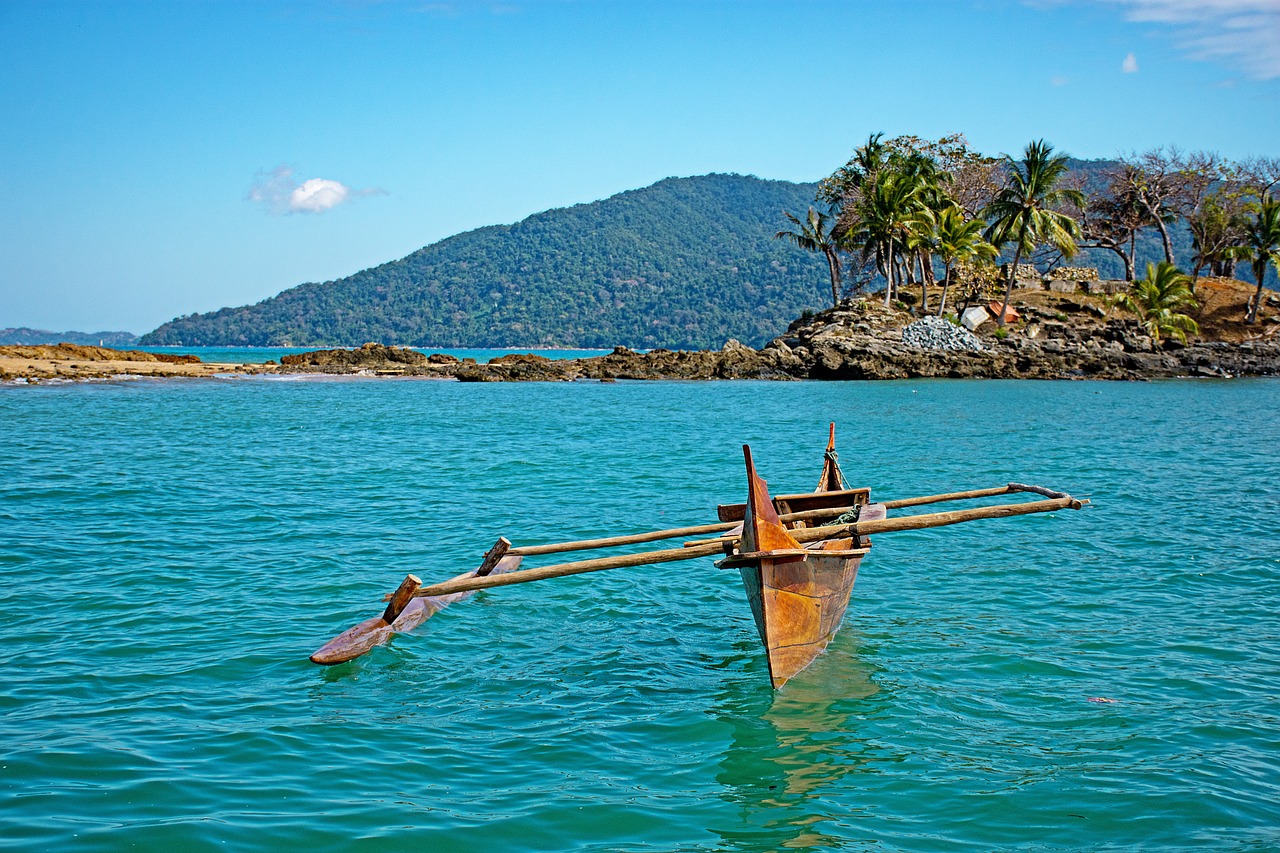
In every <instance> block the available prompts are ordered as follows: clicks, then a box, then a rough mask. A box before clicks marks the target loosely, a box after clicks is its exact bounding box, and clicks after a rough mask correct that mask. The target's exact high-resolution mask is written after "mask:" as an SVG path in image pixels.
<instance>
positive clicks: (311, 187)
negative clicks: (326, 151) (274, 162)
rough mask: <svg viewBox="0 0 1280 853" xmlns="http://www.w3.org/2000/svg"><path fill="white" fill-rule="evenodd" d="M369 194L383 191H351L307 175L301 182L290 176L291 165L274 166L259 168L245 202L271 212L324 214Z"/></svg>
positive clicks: (334, 182) (291, 172)
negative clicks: (261, 205) (263, 207)
mask: <svg viewBox="0 0 1280 853" xmlns="http://www.w3.org/2000/svg"><path fill="white" fill-rule="evenodd" d="M369 195H386V191H385V190H380V189H368V190H353V189H351V188H350V187H348V186H346V185H345V184H343V183H342V182H341V181H334V180H330V179H329V178H309V179H307V180H305V181H303V182H301V183H299V182H298V180H297V179H296V178H295V177H294V171H293V167H291V166H286V165H283V164H282V165H279V166H276V167H275V168H274V169H272V170H271V171H269V172H267V171H260V172H258V174H257V175H255V176H254V179H253V186H251V187H250V188H249V201H256V202H258V203H260V204H263V205H265V206H266V208H267V209H268V210H269V211H271V212H272V213H275V214H281V215H283V214H288V213H324V212H325V211H326V210H331V209H333V208H335V207H337V206H338V205H340V204H342V203H343V202H344V201H347V200H348V199H349V198H353V197H358V196H369Z"/></svg>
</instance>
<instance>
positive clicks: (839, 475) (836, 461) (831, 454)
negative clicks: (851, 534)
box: [826, 450, 857, 521]
mask: <svg viewBox="0 0 1280 853" xmlns="http://www.w3.org/2000/svg"><path fill="white" fill-rule="evenodd" d="M826 458H827V459H830V460H831V467H832V468H835V469H836V479H838V480H839V481H840V488H842V489H847V488H849V481H848V480H846V479H845V478H844V472H843V471H841V470H840V454H838V453H836V452H835V451H834V450H828V451H826ZM854 521H857V519H856V518H855V519H854Z"/></svg>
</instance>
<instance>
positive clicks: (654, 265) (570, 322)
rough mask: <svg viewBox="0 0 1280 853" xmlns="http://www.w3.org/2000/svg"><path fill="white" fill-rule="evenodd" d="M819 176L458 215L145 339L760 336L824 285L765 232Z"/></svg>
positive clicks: (820, 267)
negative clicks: (403, 250)
mask: <svg viewBox="0 0 1280 853" xmlns="http://www.w3.org/2000/svg"><path fill="white" fill-rule="evenodd" d="M814 190H815V185H814V184H796V183H790V182H786V181H765V180H760V179H759V178H754V177H747V176H742V175H704V176H701V177H693V178H669V179H667V180H664V181H659V182H658V183H656V184H654V185H653V186H650V187H646V188H645V189H640V190H633V191H630V192H624V193H620V194H618V195H615V196H612V197H610V198H607V199H604V200H602V201H597V202H593V203H591V204H581V205H577V206H574V207H569V208H563V209H557V210H548V211H546V212H544V213H538V214H535V215H533V216H530V217H529V218H528V219H525V220H523V221H521V222H517V223H516V224H514V225H497V226H491V227H487V228H480V229H477V230H475V231H468V232H466V233H463V234H458V235H456V236H454V237H449V238H447V239H445V240H441V241H440V242H438V243H434V244H432V245H430V246H427V247H425V248H423V249H419V250H418V251H417V252H414V253H413V254H411V255H409V256H408V257H406V258H402V259H401V260H398V261H392V262H390V263H386V264H383V265H381V266H377V267H374V268H372V269H368V270H364V271H363V272H359V273H356V274H355V275H352V276H349V277H347V278H344V279H339V280H338V281H328V282H323V283H319V284H303V285H299V286H297V287H294V288H291V289H289V290H286V291H284V292H283V293H281V294H280V295H278V296H275V297H272V298H271V299H267V300H264V301H262V302H259V303H258V304H257V305H250V306H245V307H242V308H224V309H222V310H220V311H215V312H213V313H209V314H199V315H196V314H192V315H190V316H187V317H180V318H178V319H175V320H172V321H170V322H168V323H165V324H164V325H163V326H161V327H160V328H158V329H156V330H155V331H153V332H151V333H149V334H147V335H145V336H143V338H142V341H141V343H142V344H144V345H181V346H285V345H291V346H322V345H359V344H362V343H365V342H367V341H376V342H380V343H386V344H401V345H410V346H421V347H438V348H448V347H582V348H602V347H612V346H615V345H619V344H622V345H626V346H631V347H636V348H654V347H671V348H708V347H715V348H718V347H720V346H721V345H722V344H724V342H725V341H726V340H727V339H728V338H737V339H738V340H740V341H742V342H743V343H747V344H751V345H755V346H759V345H761V344H763V343H764V342H765V341H767V340H769V339H770V338H772V337H774V336H776V335H778V334H781V333H782V332H783V331H784V330H785V329H786V327H787V324H788V323H790V322H791V321H792V320H793V319H795V317H796V316H798V315H799V314H800V313H801V311H802V310H803V309H805V308H821V307H824V306H825V305H826V303H827V302H829V301H830V295H829V293H830V290H829V287H830V285H829V283H828V277H827V269H826V262H825V261H824V260H823V259H822V257H821V256H820V255H812V254H809V253H806V252H803V251H801V250H799V249H796V248H794V247H792V246H790V245H788V244H787V243H785V242H784V241H781V240H775V239H774V238H773V235H774V233H776V232H777V231H778V230H779V229H780V228H783V227H786V226H787V225H788V223H787V222H786V220H785V219H784V218H783V216H782V211H783V210H784V209H785V210H790V211H792V212H795V213H801V214H802V213H803V212H804V211H805V210H806V209H807V207H808V206H809V205H810V204H812V201H813V195H814Z"/></svg>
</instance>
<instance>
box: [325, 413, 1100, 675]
mask: <svg viewBox="0 0 1280 853" xmlns="http://www.w3.org/2000/svg"><path fill="white" fill-rule="evenodd" d="M742 450H743V455H744V457H745V461H746V474H747V499H746V501H745V502H744V503H740V504H725V505H721V506H720V507H718V508H717V514H718V516H719V519H720V521H719V523H716V524H702V525H695V526H691V527H677V528H672V529H670V530H655V531H650V532H646V533H635V534H628V535H623V536H610V537H606V538H603V539H588V540H582V541H578V542H560V543H554V544H549V545H528V546H523V547H513V546H512V544H511V542H510V541H509V540H507V539H506V538H504V537H499V538H498V541H497V542H496V543H495V544H494V546H493V547H492V548H490V549H489V551H488V552H487V553H486V554H485V556H484V559H483V561H482V562H481V564H480V566H479V567H477V568H476V569H474V570H472V571H469V572H465V573H463V574H461V575H458V576H457V577H455V578H452V579H451V580H447V581H443V582H441V583H437V584H433V585H431V586H423V585H422V581H421V580H420V579H419V578H418V577H417V576H415V575H412V574H411V575H408V576H407V577H405V579H404V581H402V582H401V584H400V586H399V587H398V588H397V589H396V590H395V592H393V593H391V594H389V595H387V596H385V598H384V600H385V601H387V602H388V604H387V606H386V608H385V609H384V610H383V612H382V615H381V616H376V617H373V618H371V619H366V620H365V621H363V622H361V623H359V624H358V625H355V626H354V627H352V628H349V629H348V630H346V631H343V632H342V633H341V634H339V635H338V636H336V637H334V638H333V639H332V640H330V641H329V642H328V643H326V644H325V645H324V646H323V647H322V648H320V649H319V650H317V651H316V652H315V653H314V654H312V655H311V660H312V662H314V663H318V664H326V665H329V664H339V663H345V662H347V661H350V660H353V659H355V658H357V657H359V656H361V655H363V654H364V653H366V652H368V651H369V650H371V649H373V648H375V647H376V646H379V645H382V644H383V643H386V642H387V641H388V640H390V639H391V637H393V636H394V635H395V634H397V633H402V632H405V631H409V630H412V629H413V628H416V627H417V626H418V625H420V624H422V622H423V621H424V620H426V619H427V618H429V617H430V616H432V615H434V614H435V613H437V612H439V611H440V610H442V609H443V608H444V607H446V606H448V605H449V604H452V603H454V602H456V601H460V600H461V599H463V598H466V597H467V596H469V595H471V594H473V593H474V592H476V591H478V590H481V589H489V588H492V587H498V586H507V585H510V584H517V583H527V582H530V581H536V580H546V579H549V578H557V577H567V576H569V575H576V574H583V573H586V572H597V571H604V570H607V569H618V568H624V567H629V566H645V565H654V564H658V563H668V562H674V561H677V560H690V559H698V558H705V557H710V556H714V555H717V554H719V555H721V559H720V560H718V561H717V562H716V565H717V566H718V567H720V568H730V569H737V570H738V571H739V573H740V574H741V576H742V584H743V587H744V588H745V590H746V597H747V602H748V604H749V605H750V608H751V613H752V616H753V617H754V618H755V625H756V630H757V631H758V632H759V634H760V640H761V642H762V643H763V644H764V649H765V658H766V661H767V663H768V670H769V680H770V682H771V683H772V684H773V686H774V688H780V687H782V686H783V685H784V684H786V682H787V681H788V680H789V679H791V678H793V677H795V676H796V675H797V674H798V673H800V672H802V671H803V670H804V669H805V668H806V667H808V666H809V665H810V664H811V663H813V661H814V660H815V659H816V658H817V657H818V656H819V655H821V654H822V652H823V650H824V649H826V647H827V646H828V644H830V642H831V640H832V638H833V637H834V636H835V634H836V631H837V630H839V628H840V623H841V621H842V620H843V619H844V614H845V610H847V609H848V606H849V599H850V596H851V595H852V593H853V584H854V580H855V579H856V578H857V575H858V567H859V566H860V565H861V563H862V559H863V557H865V556H866V555H867V553H868V552H869V551H870V548H871V540H870V538H869V537H870V535H871V534H878V533H892V532H897V531H902V530H921V529H925V528H931V527H942V526H945V525H950V524H958V523H961V522H967V521H976V520H979V519H988V518H1005V517H1008V516H1014V515H1028V514H1031V513H1040V512H1053V511H1055V510H1061V509H1080V508H1081V507H1083V506H1084V505H1086V504H1087V503H1089V502H1088V501H1087V500H1080V499H1077V498H1074V497H1072V496H1071V495H1069V494H1065V493H1063V492H1057V491H1052V490H1050V489H1046V488H1043V487H1041V486H1027V485H1023V484H1020V483H1009V484H1007V485H1004V486H997V487H994V488H990V489H973V490H970V491H964V492H949V493H947V494H940V495H924V496H921V497H914V498H903V499H899V500H893V501H885V502H883V503H878V504H873V503H871V490H870V489H867V488H849V487H848V484H847V483H846V482H845V479H844V475H843V473H842V472H841V470H840V463H839V459H838V457H837V455H836V452H835V424H832V425H831V429H830V433H829V437H828V440H827V449H826V452H825V453H824V454H823V467H822V473H821V475H820V477H819V481H818V486H817V488H816V489H814V490H813V491H812V492H803V493H799V494H786V495H778V496H776V497H770V495H769V487H768V484H767V483H766V482H765V480H764V479H763V478H761V477H760V475H759V474H758V473H757V472H756V468H755V463H754V460H753V459H752V456H751V448H750V447H749V446H746V445H744V446H743V448H742ZM1017 492H1029V493H1034V494H1038V495H1040V496H1042V497H1043V498H1045V499H1044V500H1038V501H1028V502H1023V503H1013V504H1000V505H997V506H982V507H976V508H973V509H965V510H953V511H950V512H935V513H927V514H922V515H910V516H905V517H902V518H893V519H890V518H888V511H889V510H890V509H898V508H905V507H912V506H923V505H926V504H934V503H941V502H944V501H957V500H971V499H975V498H987V497H994V496H997V495H1006V494H1012V493H1017ZM708 534H717V535H716V537H715V538H712V539H702V540H694V541H689V542H685V543H684V547H681V548H668V549H664V550H658V551H642V552H640V553H636V554H623V555H618V556H610V557H598V558H595V559H590V560H579V561H577V562H572V563H560V564H557V565H551V566H542V567H540V568H533V569H521V568H520V565H521V561H522V560H523V559H524V558H525V557H530V556H538V555H543V554H558V553H567V552H572V551H587V550H595V549H602V548H616V547H621V546H626V545H635V544H640V543H644V542H657V541H661V540H664V539H676V538H682V537H686V536H702V535H708Z"/></svg>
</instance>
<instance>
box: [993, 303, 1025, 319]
mask: <svg viewBox="0 0 1280 853" xmlns="http://www.w3.org/2000/svg"><path fill="white" fill-rule="evenodd" d="M987 310H988V311H990V312H991V316H992V317H999V316H1000V303H999V302H992V303H990V304H989V305H987ZM1021 319H1022V317H1021V316H1020V315H1019V314H1018V312H1017V311H1014V310H1013V309H1012V308H1006V309H1004V321H1005V322H1006V323H1016V322H1018V321H1019V320H1021Z"/></svg>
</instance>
